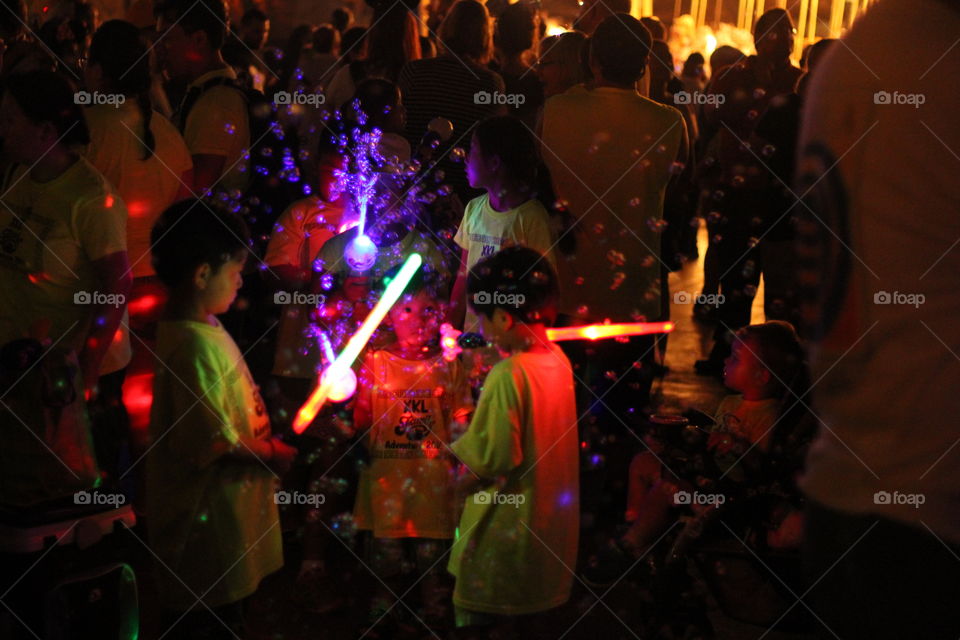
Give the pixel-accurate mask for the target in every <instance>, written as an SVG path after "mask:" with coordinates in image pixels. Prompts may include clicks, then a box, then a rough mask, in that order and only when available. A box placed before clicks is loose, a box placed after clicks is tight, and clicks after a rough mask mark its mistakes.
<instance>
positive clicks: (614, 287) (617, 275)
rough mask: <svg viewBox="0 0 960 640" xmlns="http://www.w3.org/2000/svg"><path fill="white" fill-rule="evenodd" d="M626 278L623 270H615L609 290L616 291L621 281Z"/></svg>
mask: <svg viewBox="0 0 960 640" xmlns="http://www.w3.org/2000/svg"><path fill="white" fill-rule="evenodd" d="M626 279H627V274H625V273H624V272H623V271H617V272H616V273H614V274H613V282H611V283H610V290H611V291H616V290H617V289H619V288H620V285H621V284H623V281H624V280H626Z"/></svg>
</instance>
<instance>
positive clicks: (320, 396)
mask: <svg viewBox="0 0 960 640" xmlns="http://www.w3.org/2000/svg"><path fill="white" fill-rule="evenodd" d="M422 263H423V258H421V257H420V254H418V253H413V254H410V257H409V258H407V261H406V262H404V263H403V266H402V267H401V268H400V271H399V272H398V273H397V276H396V277H395V278H394V279H393V280H392V281H391V282H390V284H388V285H387V288H386V290H385V291H384V292H383V295H382V296H381V297H380V300H378V301H377V304H376V305H375V306H374V307H373V310H372V311H371V312H370V315H368V316H367V318H366V320H364V321H363V324H361V325H360V328H359V329H357V332H356V333H355V334H353V336H351V337H350V341H349V342H347V346H346V347H344V348H343V351H341V352H340V355H338V356H337V357H336V359H334V361H333V363H331V364H330V365H329V366H328V367H327V368H326V369H325V370H324V372H323V373H322V374H321V376H320V384H319V385H318V386H317V388H316V389H314V390H313V393H311V394H310V397H309V398H308V399H307V401H306V403H304V405H303V406H302V407H300V410H299V411H298V412H297V417H296V419H295V420H294V421H293V431H294V432H295V433H303V431H304V429H306V428H307V427H308V426H309V425H310V423H311V422H313V419H314V418H316V417H317V413H319V412H320V409H321V408H322V407H323V405H324V403H325V402H326V401H327V400H328V399H331V400H332V399H333V395H332V394H331V392H332V391H334V387H337V389H339V390H342V389H343V388H345V386H341V385H345V384H346V383H345V378H347V377H348V376H349V374H347V373H346V372H347V371H350V373H353V371H352V370H350V367H351V366H352V365H353V361H354V360H356V359H357V356H359V355H360V352H361V351H363V348H364V347H365V346H367V342H368V341H369V340H370V337H371V336H372V335H373V332H374V331H376V329H377V327H379V326H380V323H381V322H383V319H384V317H386V315H387V312H388V311H389V310H390V307H392V306H393V305H394V304H395V303H396V302H397V300H399V299H400V295H401V294H402V293H403V290H404V289H406V288H407V285H408V284H409V283H410V279H411V278H413V275H414V274H415V273H416V272H417V269H419V268H420V265H421V264H422ZM351 395H352V394H351ZM347 397H348V398H349V397H350V396H349V395H348V396H347ZM344 399H346V398H344Z"/></svg>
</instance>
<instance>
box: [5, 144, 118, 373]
mask: <svg viewBox="0 0 960 640" xmlns="http://www.w3.org/2000/svg"><path fill="white" fill-rule="evenodd" d="M4 191H5V194H4V195H3V197H2V199H0V345H2V344H6V343H7V342H9V341H10V340H14V339H16V338H22V337H25V336H28V335H34V331H35V329H36V328H37V327H38V326H40V325H43V324H44V323H47V322H49V324H50V328H49V332H48V337H49V338H50V339H51V340H52V341H54V342H56V343H58V344H59V345H60V346H64V347H69V348H72V349H74V350H76V351H77V352H78V353H79V352H80V351H82V349H83V347H84V341H85V340H86V337H87V335H88V334H89V333H90V323H91V322H92V321H93V318H92V313H91V310H92V309H93V303H95V302H97V301H98V300H97V299H95V297H96V296H97V295H98V294H103V293H104V292H102V291H98V290H99V289H100V288H102V287H101V285H100V281H99V278H98V277H97V275H96V273H95V272H94V269H93V262H95V261H96V260H99V259H101V258H105V257H107V256H109V255H111V254H114V253H118V252H123V251H126V249H127V237H126V236H127V234H126V225H127V209H126V207H125V206H124V204H123V200H122V199H121V198H120V197H119V196H118V195H116V192H115V191H114V190H113V188H112V187H111V186H110V183H108V182H107V181H106V179H104V177H103V176H102V175H101V174H100V172H99V171H97V170H96V169H95V168H94V167H93V166H92V165H91V164H90V163H89V162H87V161H86V160H84V159H83V158H80V159H79V160H77V162H75V163H74V164H73V165H72V166H71V167H70V168H69V169H67V170H66V171H64V172H63V174H61V175H60V176H59V177H58V178H56V179H55V180H51V181H50V182H45V183H40V182H35V181H34V180H33V179H32V178H31V177H30V175H29V174H28V173H27V168H26V167H20V168H18V169H17V170H16V171H15V172H14V173H13V175H12V176H10V179H9V180H8V181H7V184H6V185H5V186H4ZM100 301H102V300H100ZM125 356H126V361H129V359H130V352H129V349H128V350H127V353H126V354H125ZM124 364H125V363H124Z"/></svg>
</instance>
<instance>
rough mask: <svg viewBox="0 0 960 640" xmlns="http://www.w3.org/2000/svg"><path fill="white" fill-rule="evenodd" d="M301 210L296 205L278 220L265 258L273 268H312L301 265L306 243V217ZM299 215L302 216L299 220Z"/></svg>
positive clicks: (285, 211)
mask: <svg viewBox="0 0 960 640" xmlns="http://www.w3.org/2000/svg"><path fill="white" fill-rule="evenodd" d="M300 209H301V207H300V206H299V205H298V204H297V203H294V204H292V205H290V206H289V207H287V208H286V210H284V212H283V213H281V214H280V217H279V218H277V223H276V224H275V225H274V227H273V233H272V234H270V242H269V244H267V255H266V256H265V258H264V262H266V263H267V265H269V266H271V267H276V266H280V265H290V266H294V267H302V268H309V267H310V265H304V264H300V263H301V256H302V255H303V243H304V241H305V237H304V232H303V222H304V218H305V216H306V214H305V213H303V212H302V211H300ZM298 213H299V214H300V215H299V219H298Z"/></svg>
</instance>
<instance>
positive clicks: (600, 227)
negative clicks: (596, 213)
mask: <svg viewBox="0 0 960 640" xmlns="http://www.w3.org/2000/svg"><path fill="white" fill-rule="evenodd" d="M605 230H606V227H604V226H603V223H602V222H598V223H597V224H595V225H593V232H594V233H595V234H597V235H600V234H601V233H603V232H604V231H605Z"/></svg>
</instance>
